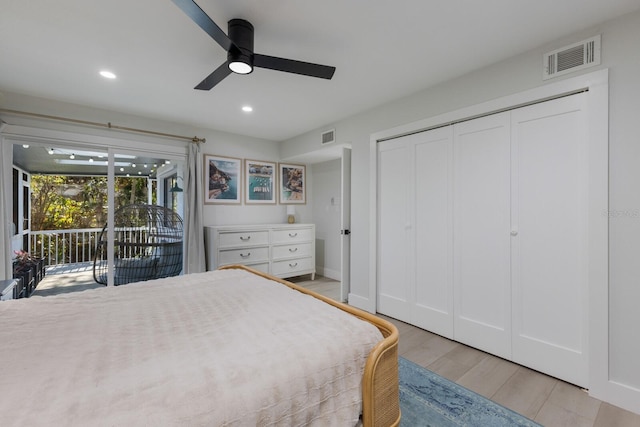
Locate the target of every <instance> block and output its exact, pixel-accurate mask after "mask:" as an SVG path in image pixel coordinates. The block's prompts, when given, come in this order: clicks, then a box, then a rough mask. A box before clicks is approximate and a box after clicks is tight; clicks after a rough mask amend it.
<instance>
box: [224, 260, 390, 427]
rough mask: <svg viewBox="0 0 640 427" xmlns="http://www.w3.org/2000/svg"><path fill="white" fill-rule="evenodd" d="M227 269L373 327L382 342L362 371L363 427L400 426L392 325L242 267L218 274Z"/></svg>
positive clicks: (358, 310) (363, 312) (293, 285)
mask: <svg viewBox="0 0 640 427" xmlns="http://www.w3.org/2000/svg"><path fill="white" fill-rule="evenodd" d="M230 268H234V269H244V270H247V271H250V272H252V273H254V274H257V275H258V276H262V277H264V278H266V279H269V280H274V281H276V282H279V283H282V284H284V285H286V286H288V287H290V288H292V289H295V290H297V291H299V292H302V293H305V294H308V295H311V296H313V297H315V298H318V299H319V300H322V301H324V302H326V303H327V304H330V305H332V306H334V307H337V308H339V309H340V310H343V311H346V312H347V313H350V314H352V315H354V316H356V317H358V318H360V319H362V320H364V321H366V322H369V323H371V324H373V325H374V326H376V327H377V328H378V329H379V330H380V332H381V333H382V336H383V337H384V339H383V340H382V341H380V342H379V343H378V344H377V345H376V346H375V347H374V348H373V349H372V350H371V353H369V357H368V359H367V363H366V365H365V368H364V374H363V378H362V425H363V427H388V426H397V425H399V424H400V396H399V385H398V329H397V328H396V327H395V326H394V325H393V324H391V323H390V322H387V321H386V320H384V319H381V318H379V317H377V316H374V315H372V314H370V313H367V312H366V311H363V310H360V309H358V308H355V307H351V306H349V305H346V304H343V303H340V302H337V301H334V300H332V299H330V298H327V297H325V296H323V295H320V294H318V293H316V292H313V291H310V290H308V289H305V288H303V287H302V286H298V285H296V284H295V283H291V282H287V281H286V280H282V279H279V278H277V277H273V276H271V275H269V274H266V273H263V272H260V271H257V270H254V269H252V268H249V267H246V266H243V265H228V266H224V267H220V269H221V270H224V269H230Z"/></svg>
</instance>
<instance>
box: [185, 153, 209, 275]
mask: <svg viewBox="0 0 640 427" xmlns="http://www.w3.org/2000/svg"><path fill="white" fill-rule="evenodd" d="M202 168H203V166H202V158H201V156H200V144H199V143H191V144H190V146H189V155H188V156H187V168H186V171H185V174H186V176H185V178H184V216H185V229H184V236H185V242H184V248H185V255H184V266H185V273H187V274H189V273H200V272H203V271H205V270H206V266H205V257H204V228H203V223H202V207H203V205H204V203H203V202H204V200H203V191H204V189H203V188H202V186H203V184H202V182H203V181H202V180H203V175H202V173H203V172H202Z"/></svg>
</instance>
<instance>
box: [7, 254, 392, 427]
mask: <svg viewBox="0 0 640 427" xmlns="http://www.w3.org/2000/svg"><path fill="white" fill-rule="evenodd" d="M0 319H2V326H3V327H2V328H0V363H2V366H3V368H2V373H1V375H0V385H1V386H0V425H2V426H10V425H29V426H36V425H78V426H80V425H82V426H87V425H105V426H121V425H122V426H124V425H126V426H136V425H149V426H151V425H153V426H161V425H168V426H173V425H207V426H222V425H225V426H226V425H228V426H236V425H237V426H244V425H259V426H270V425H273V426H280V425H318V426H327V425H331V426H334V425H337V426H341V425H345V426H350V425H358V424H360V423H361V424H362V425H364V426H391V425H397V424H399V419H400V410H399V395H398V365H397V359H398V358H397V342H398V331H397V329H396V328H395V327H394V326H393V325H392V324H391V323H389V322H387V321H385V320H383V319H380V318H378V317H376V316H373V315H371V314H369V313H366V312H364V311H361V310H358V309H355V308H353V307H350V306H347V305H344V304H340V303H337V302H334V301H332V300H330V299H328V298H325V297H323V296H321V295H318V294H315V293H313V292H310V291H308V290H306V289H304V288H301V287H299V286H297V285H295V284H292V283H289V282H286V281H284V280H280V279H277V278H274V277H271V276H268V275H266V274H264V273H260V272H258V271H255V270H251V269H250V268H247V267H243V266H228V267H224V268H222V269H220V270H217V271H214V272H207V273H199V274H189V275H184V276H179V277H172V278H164V279H156V280H151V281H146V282H140V283H134V284H129V285H126V286H119V287H105V288H100V289H93V290H87V291H83V292H77V293H72V294H63V295H57V296H52V297H34V298H31V299H29V300H17V301H11V302H7V303H1V304H0Z"/></svg>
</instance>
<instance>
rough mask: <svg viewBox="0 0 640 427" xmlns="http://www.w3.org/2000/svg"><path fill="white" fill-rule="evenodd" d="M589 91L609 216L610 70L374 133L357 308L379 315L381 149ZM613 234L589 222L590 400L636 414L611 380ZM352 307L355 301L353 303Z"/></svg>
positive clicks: (600, 208)
mask: <svg viewBox="0 0 640 427" xmlns="http://www.w3.org/2000/svg"><path fill="white" fill-rule="evenodd" d="M581 91H586V92H587V97H586V104H587V111H588V123H589V129H588V130H587V133H588V135H589V141H588V145H589V170H590V175H589V189H590V195H589V211H590V212H594V213H602V212H607V210H608V206H609V204H608V194H609V190H608V185H609V179H608V173H609V164H608V159H609V153H608V147H609V70H608V69H602V70H598V71H595V72H591V73H587V74H583V75H580V76H576V77H573V78H569V79H566V80H561V81H558V82H554V83H550V84H546V85H544V86H540V87H537V88H534V89H530V90H526V91H523V92H519V93H516V94H512V95H507V96H504V97H501V98H497V99H494V100H491V101H487V102H484V103H481V104H477V105H472V106H469V107H466V108H462V109H459V110H456V111H452V112H448V113H444V114H440V115H437V116H434V117H430V118H426V119H424V120H419V121H416V122H413V123H409V124H406V125H402V126H397V127H394V128H390V129H386V130H383V131H380V132H376V133H373V134H372V135H371V136H370V140H369V141H370V142H369V183H370V184H369V212H370V214H369V215H370V216H369V241H370V242H372V243H371V245H370V247H369V278H370V280H369V289H368V298H367V297H358V298H357V301H356V300H355V299H354V301H353V303H356V304H354V305H357V306H358V307H359V308H362V309H365V310H367V311H370V312H372V313H375V310H376V306H377V301H376V299H377V282H378V278H377V265H376V260H377V254H378V248H377V240H378V238H377V236H378V215H377V206H378V188H377V177H376V174H377V170H378V158H377V145H378V143H379V142H382V141H385V140H388V139H393V138H397V137H400V136H405V135H410V134H413V133H418V132H423V131H426V130H430V129H434V128H437V127H440V126H444V125H448V124H453V123H456V122H460V121H463V120H470V119H474V118H477V117H482V116H485V115H489V114H493V113H497V112H501V111H506V110H510V109H514V108H517V107H522V106H525V105H530V104H533V103H537V102H543V101H546V100H550V99H554V98H559V97H562V96H565V95H569V94H573V93H577V92H581ZM608 258H609V230H608V217H607V215H598V214H596V215H590V217H589V260H590V261H589V264H590V267H589V285H588V286H589V291H588V292H589V305H588V307H587V310H588V312H589V319H590V321H589V331H588V334H589V338H588V340H589V386H590V390H589V393H590V395H591V396H593V397H596V398H601V399H602V400H607V401H609V402H613V403H615V404H617V405H619V406H622V407H627V408H632V407H634V406H637V403H633V402H634V399H637V392H634V391H633V390H630V389H629V388H628V387H625V386H624V385H622V384H619V383H616V382H615V381H612V380H610V379H609V369H608V368H609V294H608V292H609V277H608V274H609V259H608ZM350 302H351V301H350Z"/></svg>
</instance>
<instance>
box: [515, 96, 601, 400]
mask: <svg viewBox="0 0 640 427" xmlns="http://www.w3.org/2000/svg"><path fill="white" fill-rule="evenodd" d="M583 97H584V95H583V94H578V95H572V96H570V97H566V98H562V99H558V100H554V101H548V102H545V103H541V104H537V105H533V106H530V107H525V108H520V109H518V110H515V111H513V113H512V144H513V178H514V179H513V192H514V197H513V205H512V215H513V224H514V228H517V231H518V234H517V236H514V237H513V256H512V262H513V266H512V268H513V313H514V315H513V360H514V361H516V362H518V363H522V364H524V365H527V366H530V367H532V368H534V369H538V370H540V371H543V372H546V373H549V374H551V375H553V376H555V377H558V378H561V379H564V380H566V381H569V382H571V383H574V384H577V385H580V386H583V387H586V386H588V385H587V384H586V383H587V374H588V372H587V357H586V349H587V331H586V325H587V322H586V307H587V291H588V289H587V286H588V267H589V266H588V252H587V250H588V240H587V237H588V198H587V195H588V193H587V192H588V186H587V183H588V176H587V173H588V170H587V161H588V159H587V154H588V153H587V149H588V147H587V143H586V142H587V138H586V137H585V132H584V129H585V128H586V126H585V124H586V123H585V113H584V111H583V110H582V101H583Z"/></svg>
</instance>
